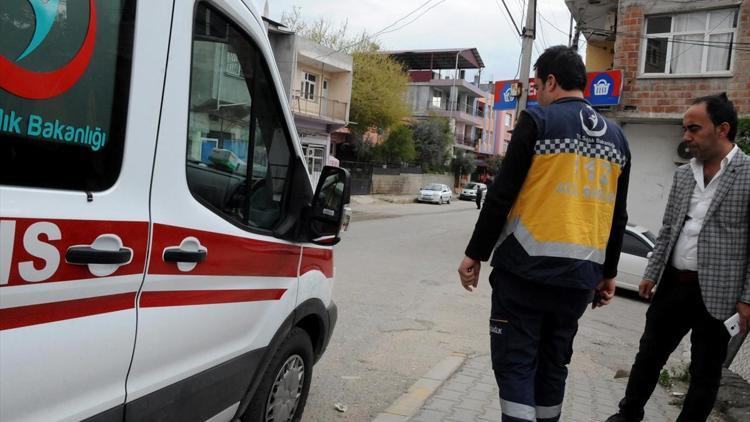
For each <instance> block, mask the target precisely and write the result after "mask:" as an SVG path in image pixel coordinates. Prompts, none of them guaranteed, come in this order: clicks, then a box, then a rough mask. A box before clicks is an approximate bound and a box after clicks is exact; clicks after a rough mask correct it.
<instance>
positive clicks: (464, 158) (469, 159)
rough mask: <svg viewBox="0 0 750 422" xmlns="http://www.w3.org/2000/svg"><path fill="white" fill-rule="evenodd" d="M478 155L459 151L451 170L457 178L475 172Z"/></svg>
mask: <svg viewBox="0 0 750 422" xmlns="http://www.w3.org/2000/svg"><path fill="white" fill-rule="evenodd" d="M476 158H477V157H476V155H474V154H473V153H471V152H465V151H463V150H459V151H458V153H456V156H455V157H453V161H451V170H452V171H453V174H454V175H455V176H456V177H460V176H466V175H469V174H471V173H473V172H474V169H476V163H475V161H474V160H476Z"/></svg>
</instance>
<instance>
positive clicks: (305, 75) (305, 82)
mask: <svg viewBox="0 0 750 422" xmlns="http://www.w3.org/2000/svg"><path fill="white" fill-rule="evenodd" d="M309 77H312V78H313V80H310V78H309ZM310 87H312V89H309V88H310ZM317 87H318V75H317V74H315V73H312V72H308V71H305V70H303V71H302V86H301V88H302V98H303V99H304V100H308V101H315V97H316V96H317V93H316V89H317ZM308 94H310V95H309V96H308Z"/></svg>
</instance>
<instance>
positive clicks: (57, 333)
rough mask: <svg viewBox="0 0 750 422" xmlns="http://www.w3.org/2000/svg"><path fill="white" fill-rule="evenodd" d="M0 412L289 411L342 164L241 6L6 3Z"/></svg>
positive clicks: (334, 237)
mask: <svg viewBox="0 0 750 422" xmlns="http://www.w3.org/2000/svg"><path fill="white" fill-rule="evenodd" d="M0 33H2V37H0V420H2V421H3V422H11V421H57V420H65V421H73V420H87V421H150V420H159V421H205V420H210V421H229V420H234V421H239V420H241V421H269V422H270V421H273V422H286V421H298V420H299V419H300V417H301V415H302V411H303V409H304V406H305V401H306V398H307V395H308V391H309V388H310V380H311V377H312V370H313V364H314V363H315V362H316V361H317V360H318V359H319V358H320V357H321V355H322V353H323V352H324V350H325V349H326V346H327V344H328V341H329V339H330V337H331V333H332V330H333V328H334V325H335V323H336V316H337V311H336V306H335V304H334V302H333V301H332V289H333V280H334V265H333V245H335V244H336V243H338V241H339V240H340V232H341V230H342V227H343V226H345V225H346V224H347V223H348V218H349V213H350V211H349V209H348V202H349V175H348V173H347V172H346V171H345V170H343V169H339V168H333V167H326V168H324V169H323V172H322V174H321V176H320V182H319V183H318V185H317V186H316V187H314V186H313V185H312V182H311V180H310V177H309V176H308V172H307V168H306V165H305V161H304V159H303V155H302V151H301V147H300V143H299V139H298V138H297V135H296V131H295V128H294V123H293V117H292V114H291V113H290V109H289V106H288V102H287V99H286V98H287V96H286V94H285V91H284V88H283V86H282V84H281V79H280V77H279V74H278V70H277V68H276V64H275V62H274V58H273V54H272V51H271V47H270V43H269V41H268V37H267V34H266V30H265V27H264V25H263V21H262V19H261V16H260V14H259V13H258V11H257V9H256V6H255V5H254V4H253V3H252V0H158V1H145V0H11V1H3V2H0Z"/></svg>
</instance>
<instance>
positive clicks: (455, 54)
mask: <svg viewBox="0 0 750 422" xmlns="http://www.w3.org/2000/svg"><path fill="white" fill-rule="evenodd" d="M382 53H385V54H389V55H390V56H391V57H393V58H395V59H396V60H398V61H400V62H401V63H403V64H404V66H406V68H407V69H410V70H428V69H429V70H438V69H454V68H456V67H458V68H459V69H481V68H484V62H483V61H482V56H480V55H479V51H477V49H476V48H453V49H438V50H398V51H383V52H382ZM457 64H458V66H456V65H457Z"/></svg>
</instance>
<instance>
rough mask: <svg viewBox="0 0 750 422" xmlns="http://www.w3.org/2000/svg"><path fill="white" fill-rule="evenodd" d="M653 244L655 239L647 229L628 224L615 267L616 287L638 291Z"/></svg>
mask: <svg viewBox="0 0 750 422" xmlns="http://www.w3.org/2000/svg"><path fill="white" fill-rule="evenodd" d="M655 244H656V237H655V236H654V235H653V233H651V232H650V231H648V229H647V228H645V227H643V226H637V225H634V224H631V223H628V225H627V227H626V228H625V234H624V236H623V238H622V251H621V252H620V263H619V264H618V265H617V287H619V288H623V289H626V290H634V291H638V285H639V284H640V283H641V280H643V273H645V272H646V265H648V259H649V258H651V254H652V253H653V251H654V245H655Z"/></svg>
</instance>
